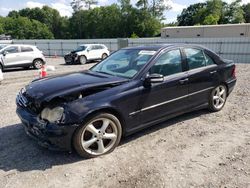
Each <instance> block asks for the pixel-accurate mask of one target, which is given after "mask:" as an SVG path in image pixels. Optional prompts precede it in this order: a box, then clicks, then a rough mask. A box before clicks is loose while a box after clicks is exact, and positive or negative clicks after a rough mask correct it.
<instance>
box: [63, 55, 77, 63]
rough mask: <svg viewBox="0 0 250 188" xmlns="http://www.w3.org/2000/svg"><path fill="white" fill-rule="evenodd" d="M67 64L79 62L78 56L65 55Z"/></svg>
mask: <svg viewBox="0 0 250 188" xmlns="http://www.w3.org/2000/svg"><path fill="white" fill-rule="evenodd" d="M64 60H65V63H66V64H75V63H78V56H77V55H73V54H68V55H65V56H64Z"/></svg>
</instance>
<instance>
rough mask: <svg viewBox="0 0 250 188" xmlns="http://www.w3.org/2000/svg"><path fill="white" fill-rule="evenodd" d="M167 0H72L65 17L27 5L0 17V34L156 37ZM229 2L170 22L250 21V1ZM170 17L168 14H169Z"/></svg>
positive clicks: (200, 7)
mask: <svg viewBox="0 0 250 188" xmlns="http://www.w3.org/2000/svg"><path fill="white" fill-rule="evenodd" d="M164 2H165V1H164V0H150V1H149V0H138V1H137V3H136V5H135V6H133V5H132V4H131V1H130V0H118V3H114V4H112V5H109V6H102V7H97V6H95V5H97V3H98V1H97V0H72V2H71V6H72V9H73V10H74V12H73V14H72V16H71V17H63V16H61V15H60V14H59V12H58V11H57V10H56V9H53V8H51V7H49V6H44V7H42V8H24V9H22V10H19V11H15V10H13V11H11V12H9V14H8V15H7V16H6V17H0V34H3V33H4V34H8V35H11V36H12V37H13V38H15V39H54V38H55V39H82V38H85V39H91V38H118V37H122V38H123V37H124V38H127V37H154V36H157V35H159V34H160V29H161V27H163V26H165V25H164V24H163V23H162V22H163V20H164V19H165V17H164V13H165V11H167V10H169V9H170V8H171V7H169V6H166V5H165V3H164ZM240 2H241V1H240V0H236V1H234V2H232V3H230V4H228V3H226V2H223V1H221V0H208V1H206V2H204V3H196V4H193V5H190V6H189V7H187V8H185V9H183V11H182V13H181V14H180V15H179V16H178V17H177V22H176V23H172V24H169V25H179V26H192V25H211V24H227V23H244V22H247V23H249V22H250V3H248V4H246V5H241V3H240ZM166 19H167V18H166Z"/></svg>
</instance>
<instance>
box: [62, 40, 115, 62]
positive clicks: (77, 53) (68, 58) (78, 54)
mask: <svg viewBox="0 0 250 188" xmlns="http://www.w3.org/2000/svg"><path fill="white" fill-rule="evenodd" d="M109 54H110V52H109V50H108V48H107V47H106V46H105V45H103V44H82V45H80V46H79V47H78V48H77V49H76V50H74V51H72V52H70V53H69V54H67V55H65V56H64V59H65V62H66V64H76V63H80V64H85V63H87V62H88V61H92V60H103V59H105V58H107V57H108V56H109Z"/></svg>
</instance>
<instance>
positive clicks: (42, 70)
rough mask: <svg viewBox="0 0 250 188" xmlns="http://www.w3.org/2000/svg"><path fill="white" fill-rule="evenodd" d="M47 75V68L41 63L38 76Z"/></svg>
mask: <svg viewBox="0 0 250 188" xmlns="http://www.w3.org/2000/svg"><path fill="white" fill-rule="evenodd" d="M46 76H47V70H46V68H45V66H44V65H43V66H42V68H41V70H40V78H44V77H46Z"/></svg>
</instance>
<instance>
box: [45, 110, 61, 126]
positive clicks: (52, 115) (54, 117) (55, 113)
mask: <svg viewBox="0 0 250 188" xmlns="http://www.w3.org/2000/svg"><path fill="white" fill-rule="evenodd" d="M63 112H64V109H63V107H56V108H53V109H50V108H44V109H43V111H42V113H41V118H42V119H43V120H47V121H49V122H50V123H56V122H58V121H60V120H61V119H62V117H63Z"/></svg>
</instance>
